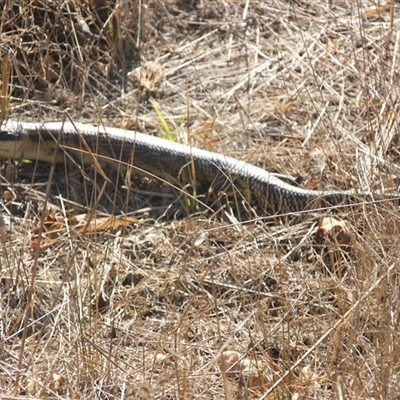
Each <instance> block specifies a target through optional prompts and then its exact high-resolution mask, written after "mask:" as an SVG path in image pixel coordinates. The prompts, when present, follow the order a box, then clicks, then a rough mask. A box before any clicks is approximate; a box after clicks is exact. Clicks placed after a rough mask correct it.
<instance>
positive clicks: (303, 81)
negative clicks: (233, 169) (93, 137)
mask: <svg viewBox="0 0 400 400" xmlns="http://www.w3.org/2000/svg"><path fill="white" fill-rule="evenodd" d="M0 5H1V7H3V11H2V14H1V15H0V38H1V41H0V55H1V60H2V66H1V68H2V69H1V82H2V89H1V93H0V94H1V101H0V107H1V110H0V111H1V114H2V116H3V118H7V117H12V118H14V119H15V118H20V119H25V120H38V119H42V120H62V119H63V118H71V119H73V120H74V121H82V122H89V123H95V124H98V123H104V124H106V125H113V126H122V127H129V128H132V129H138V130H140V131H142V132H146V133H149V134H155V135H162V134H163V133H162V129H161V123H160V121H159V119H158V117H157V113H156V111H155V107H154V106H153V105H152V103H151V100H152V99H154V100H155V101H156V102H157V104H158V108H159V110H160V112H161V114H162V116H163V117H164V119H165V121H166V122H167V123H168V125H169V127H170V129H171V130H172V132H173V133H174V135H176V140H177V141H182V142H185V141H187V140H188V136H190V140H191V141H192V142H193V144H195V145H197V146H198V147H202V148H206V149H208V150H212V151H216V152H221V153H224V154H228V155H230V156H234V157H237V158H239V159H242V160H246V161H248V162H251V163H254V164H257V165H259V166H262V167H264V168H266V169H268V170H270V171H272V172H277V173H282V174H285V175H289V176H293V177H296V178H297V179H298V181H301V185H302V186H303V187H306V188H310V189H321V190H325V189H327V190H329V189H331V188H340V189H349V188H356V189H357V190H360V191H377V192H381V191H383V190H384V191H386V192H395V191H396V188H397V186H398V178H397V177H398V175H399V167H398V164H399V152H398V146H399V135H398V132H399V128H398V121H400V119H399V118H398V114H399V112H398V108H399V104H400V102H399V99H400V92H399V76H400V75H399V73H400V66H399V65H400V64H399V60H398V59H399V55H400V53H399V39H400V36H399V33H398V32H399V28H400V19H399V12H400V10H399V6H398V4H394V1H390V2H388V5H382V6H379V7H376V3H375V2H373V1H357V2H349V1H331V2H328V1H322V2H315V1H308V0H304V1H302V0H296V1H287V2H285V1H278V0H268V1H245V0H243V1H233V0H226V1H212V2H211V1H209V2H208V1H206V0H203V1H202V0H199V1H195V0H193V1H179V0H170V1H165V2H164V1H161V0H153V1H142V2H139V1H136V0H132V1H130V2H128V1H119V2H116V1H115V0H112V1H106V0H82V1H78V0H68V1H61V0H53V1H45V0H35V1H27V0H20V1H16V2H14V1H8V0H5V1H4V0H3V1H0ZM1 168H2V169H1V171H0V179H1V201H0V207H1V208H0V209H1V216H2V227H1V228H0V241H1V247H0V285H1V286H0V295H1V298H0V340H1V345H0V392H1V397H2V398H5V399H6V398H13V399H15V398H44V397H46V398H54V399H56V398H57V399H59V398H70V399H77V398H79V399H95V398H96V399H97V398H101V399H122V398H123V399H150V398H151V399H153V398H154V399H178V398H179V399H200V398H201V399H215V398H225V399H236V398H237V399H266V398H268V399H278V398H279V399H283V398H285V399H286V398H292V399H310V398H318V399H328V398H337V399H344V398H348V399H377V398H380V399H395V398H398V397H397V396H398V394H397V393H398V388H399V386H400V362H399V357H398V354H399V351H400V348H399V346H400V341H399V334H400V333H399V332H400V330H399V322H400V314H399V310H400V290H399V246H398V240H399V217H398V210H397V209H396V208H395V207H394V206H393V204H388V203H385V202H383V203H378V204H363V205H360V206H357V207H353V208H351V209H348V208H344V209H342V210H339V211H337V210H336V211H333V210H323V211H321V212H314V213H308V214H305V215H302V216H301V217H297V218H293V217H291V218H283V219H276V218H271V217H268V216H265V215H262V213H261V210H259V209H257V208H252V207H251V206H250V205H248V204H240V205H239V207H237V205H236V206H235V204H233V203H230V202H229V201H226V200H225V199H224V198H222V199H221V202H220V205H221V207H220V208H217V209H213V210H209V209H207V208H206V207H200V208H199V209H197V210H195V211H196V212H193V210H190V209H189V207H188V202H187V199H186V198H185V196H184V195H183V194H182V193H179V192H176V191H175V190H172V189H171V188H169V187H168V186H167V185H163V184H161V183H159V182H152V181H149V180H146V179H137V178H134V179H132V181H129V180H127V181H125V182H124V184H115V185H112V184H106V185H105V186H104V182H103V181H101V179H100V178H99V177H98V175H96V174H95V173H94V172H93V171H92V170H91V169H90V168H89V169H88V170H87V171H76V170H75V171H67V169H66V168H64V167H63V166H57V167H56V168H55V170H54V172H53V171H52V170H51V168H50V166H47V165H43V164H36V163H31V164H29V163H26V162H24V163H20V164H19V165H17V166H13V165H10V163H9V162H7V161H6V160H4V162H3V163H2V164H1ZM114 178H115V177H114ZM114 178H113V179H114ZM115 179H116V178H115ZM114 182H115V180H114ZM127 186H128V188H127ZM103 188H104V190H103ZM128 189H129V190H128ZM46 192H47V194H46ZM93 211H97V212H98V214H96V215H93ZM79 213H87V214H86V217H88V216H89V215H90V216H91V217H92V221H93V220H94V221H97V222H99V223H100V222H101V221H103V220H100V216H99V215H100V213H101V215H103V216H107V215H114V216H117V217H120V216H122V215H125V216H129V217H130V218H131V219H132V218H137V222H136V223H131V224H128V225H127V226H125V224H124V223H121V219H118V220H114V219H110V218H108V217H106V218H108V219H106V220H105V221H106V222H105V224H108V225H111V226H108V228H107V229H94V231H95V232H86V233H85V232H83V231H82V230H79V229H76V228H74V227H72V226H71V225H70V223H69V218H70V215H71V214H79ZM330 216H334V217H335V218H336V219H338V220H340V221H341V222H340V223H338V224H337V225H335V226H328V227H327V228H326V229H325V230H322V229H319V230H318V231H317V234H316V227H317V225H318V223H319V221H321V220H322V219H323V218H324V217H330ZM325 221H326V220H325ZM44 222H45V224H44ZM43 224H44V226H45V228H46V232H44V235H43V237H42V240H41V242H40V243H41V247H38V246H37V242H36V239H35V235H36V236H37V235H38V234H39V232H38V230H39V227H40V226H42V225H43ZM89 230H90V229H89ZM318 233H319V235H318ZM35 247H36V250H35ZM40 250H41V251H40ZM228 367H231V369H232V372H230V373H229V371H228V372H227V371H226V368H228Z"/></svg>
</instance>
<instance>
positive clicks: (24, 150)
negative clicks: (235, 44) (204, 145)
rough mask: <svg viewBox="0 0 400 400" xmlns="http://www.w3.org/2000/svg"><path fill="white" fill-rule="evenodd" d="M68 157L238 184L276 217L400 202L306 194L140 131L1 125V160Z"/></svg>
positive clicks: (178, 178)
mask: <svg viewBox="0 0 400 400" xmlns="http://www.w3.org/2000/svg"><path fill="white" fill-rule="evenodd" d="M58 139H60V141H59V144H58V145H57V140H58ZM60 149H64V150H65V152H64V151H62V150H60ZM56 150H57V152H56V153H55V151H56ZM66 153H68V154H72V155H73V156H74V158H75V159H77V160H79V161H81V162H83V163H85V164H90V163H93V162H94V157H95V158H96V160H97V162H98V163H100V164H102V165H103V164H110V165H112V166H113V167H115V168H123V169H126V168H132V171H133V172H134V171H135V170H137V171H140V172H141V173H147V174H149V175H151V176H155V177H158V178H161V179H164V180H166V181H169V182H172V183H174V184H176V183H181V184H186V183H193V182H194V181H195V182H197V184H201V185H202V186H203V185H204V186H210V185H213V184H216V183H217V182H221V180H223V181H225V182H233V185H235V187H237V188H240V189H243V188H247V189H248V191H249V192H250V195H251V201H252V202H254V203H256V204H257V205H259V206H260V207H261V208H262V209H264V210H268V212H270V213H274V214H278V213H290V212H296V211H303V210H310V209H315V208H319V207H329V206H338V205H340V204H351V203H353V202H355V201H360V200H361V201H372V200H374V199H376V198H377V197H378V198H380V199H390V200H397V199H398V198H399V197H400V194H387V195H386V194H385V195H375V194H373V193H354V192H349V191H343V192H341V191H328V192H323V191H314V190H306V189H302V188H298V187H295V186H292V185H290V184H289V183H286V182H284V181H282V180H280V179H279V178H277V177H276V176H274V175H273V174H271V173H270V172H268V171H265V170H264V169H262V168H259V167H256V166H254V165H252V164H248V163H246V162H244V161H240V160H237V159H235V158H231V157H226V156H224V155H222V154H217V153H214V152H210V151H206V150H201V149H198V148H194V147H190V146H186V145H183V144H180V143H175V142H171V141H168V140H165V139H162V138H158V137H155V136H150V135H146V134H143V133H139V132H136V131H130V130H124V129H118V128H110V127H96V126H93V125H87V124H82V123H70V122H65V123H62V122H45V123H29V122H19V121H18V122H17V121H7V122H6V123H3V125H1V126H0V158H11V159H22V158H25V159H30V160H39V161H44V162H52V161H53V159H55V161H56V162H59V163H63V162H65V159H66V157H65V154H66ZM193 171H194V172H195V179H194V177H193Z"/></svg>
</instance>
